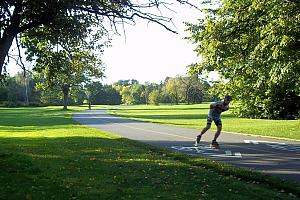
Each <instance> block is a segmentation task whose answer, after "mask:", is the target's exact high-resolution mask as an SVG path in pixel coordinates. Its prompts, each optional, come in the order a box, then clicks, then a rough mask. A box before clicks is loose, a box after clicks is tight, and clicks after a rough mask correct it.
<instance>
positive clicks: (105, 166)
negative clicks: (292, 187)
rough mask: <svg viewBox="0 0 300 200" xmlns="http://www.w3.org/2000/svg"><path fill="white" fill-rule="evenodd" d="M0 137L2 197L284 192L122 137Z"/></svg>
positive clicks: (183, 196) (166, 196) (232, 196)
mask: <svg viewBox="0 0 300 200" xmlns="http://www.w3.org/2000/svg"><path fill="white" fill-rule="evenodd" d="M0 141H1V143H0V161H1V165H0V170H1V179H0V183H1V186H2V189H1V193H0V199H24V198H25V197H26V196H30V197H32V198H33V199H99V198H100V199H130V198H132V197H134V198H136V199H156V198H158V197H159V198H161V199H193V198H199V197H203V198H204V199H219V198H221V197H222V195H226V197H229V198H230V199H239V197H240V195H247V196H248V197H249V199H253V198H254V199H256V198H257V197H258V196H257V191H260V190H261V191H260V195H261V194H264V193H265V195H266V196H264V197H267V198H268V199H274V198H275V197H277V196H278V195H283V194H279V193H278V192H276V191H275V192H274V191H273V192H270V191H272V189H271V188H269V187H268V186H264V185H261V188H260V189H259V188H258V187H252V186H253V185H252V184H251V183H246V182H244V183H241V181H240V180H237V179H234V178H228V177H227V178H226V177H222V176H219V175H218V172H217V171H211V170H207V169H205V168H203V166H199V167H197V166H196V165H192V164H191V163H188V162H187V161H184V159H185V158H184V157H182V156H181V155H179V157H178V155H177V154H174V155H173V153H171V152H169V151H164V150H158V149H156V148H154V147H152V146H147V145H144V144H141V143H138V142H135V141H131V140H128V139H124V138H118V139H108V138H101V137H64V138H0ZM180 158H182V159H180ZM187 159H188V158H187ZM207 185H210V186H211V187H207ZM215 186H217V187H218V189H217V190H216V188H215ZM243 186H244V187H243ZM231 190H234V191H239V193H234V192H231Z"/></svg>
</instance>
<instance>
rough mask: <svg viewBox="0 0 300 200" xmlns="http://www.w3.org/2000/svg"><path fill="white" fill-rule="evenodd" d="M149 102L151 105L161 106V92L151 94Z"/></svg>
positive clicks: (156, 91) (154, 91)
mask: <svg viewBox="0 0 300 200" xmlns="http://www.w3.org/2000/svg"><path fill="white" fill-rule="evenodd" d="M149 102H150V104H153V105H156V106H158V105H159V102H160V92H159V90H153V91H152V92H151V93H150V94H149Z"/></svg>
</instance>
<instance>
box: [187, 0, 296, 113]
mask: <svg viewBox="0 0 300 200" xmlns="http://www.w3.org/2000/svg"><path fill="white" fill-rule="evenodd" d="M299 15H300V2H299V1H296V0H286V1H282V0H255V1H252V0H241V1H234V0H224V1H222V4H221V6H220V8H218V9H217V10H214V12H212V13H210V14H208V15H207V17H206V18H205V19H201V20H199V24H196V25H192V24H189V25H188V26H189V28H188V29H189V31H190V33H191V37H190V39H191V40H192V41H193V42H194V43H196V44H197V45H198V46H197V48H196V51H197V52H198V54H199V55H201V56H202V58H203V61H202V62H201V63H199V64H198V65H194V67H192V68H190V71H191V72H194V73H200V74H201V73H202V72H205V71H218V72H219V73H220V74H221V75H222V78H223V79H224V80H226V81H225V82H223V84H222V85H220V86H218V88H219V89H218V91H219V92H220V95H221V96H223V95H224V93H231V94H232V95H233V96H234V99H235V100H236V101H239V106H238V107H237V109H238V110H237V111H238V114H239V115H240V116H244V117H254V118H272V119H290V118H296V117H297V115H299V112H300V96H299V95H300V64H299V60H300V51H299V49H300V21H299Z"/></svg>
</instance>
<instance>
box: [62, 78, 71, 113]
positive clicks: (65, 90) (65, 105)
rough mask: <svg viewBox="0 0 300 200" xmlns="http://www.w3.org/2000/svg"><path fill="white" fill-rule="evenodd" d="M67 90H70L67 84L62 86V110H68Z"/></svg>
mask: <svg viewBox="0 0 300 200" xmlns="http://www.w3.org/2000/svg"><path fill="white" fill-rule="evenodd" d="M69 90H70V85H69V84H66V85H63V87H62V92H63V95H64V108H63V109H64V110H67V109H68V98H69Z"/></svg>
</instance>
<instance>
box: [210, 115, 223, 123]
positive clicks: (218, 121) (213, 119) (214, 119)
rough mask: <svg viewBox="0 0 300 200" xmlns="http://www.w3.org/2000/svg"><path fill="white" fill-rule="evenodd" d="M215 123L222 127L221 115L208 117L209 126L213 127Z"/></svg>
mask: <svg viewBox="0 0 300 200" xmlns="http://www.w3.org/2000/svg"><path fill="white" fill-rule="evenodd" d="M213 121H214V122H215V124H216V126H219V125H222V120H221V117H220V115H217V116H212V117H210V116H208V117H207V125H211V123H212V122H213Z"/></svg>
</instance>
